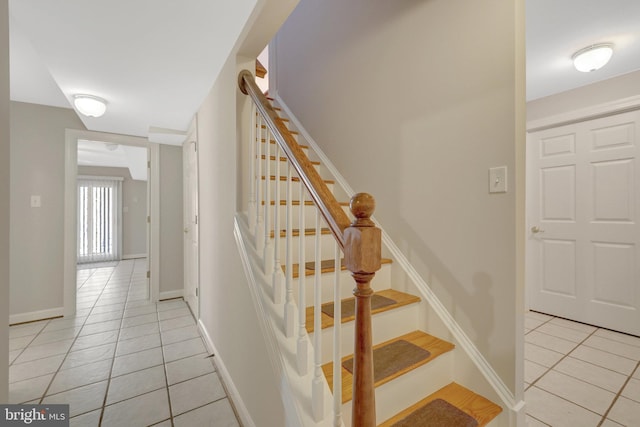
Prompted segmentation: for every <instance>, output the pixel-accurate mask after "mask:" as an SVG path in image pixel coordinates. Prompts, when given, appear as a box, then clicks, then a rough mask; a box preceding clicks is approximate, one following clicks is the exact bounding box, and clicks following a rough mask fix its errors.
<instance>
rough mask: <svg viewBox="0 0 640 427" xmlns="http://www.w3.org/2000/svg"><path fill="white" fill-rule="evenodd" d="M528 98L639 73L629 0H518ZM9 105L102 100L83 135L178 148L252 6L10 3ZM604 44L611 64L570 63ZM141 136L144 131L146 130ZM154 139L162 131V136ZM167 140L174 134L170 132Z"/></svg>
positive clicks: (84, 0)
mask: <svg viewBox="0 0 640 427" xmlns="http://www.w3.org/2000/svg"><path fill="white" fill-rule="evenodd" d="M526 1H527V98H528V99H529V100H531V99H536V98H540V97H543V96H547V95H550V94H553V93H557V92H562V91H565V90H568V89H572V88H575V87H578V86H582V85H586V84H589V83H593V82H595V81H598V80H603V79H607V78H610V77H614V76H616V75H620V74H625V73H628V72H631V71H634V70H639V69H640V1H639V0H607V1H604V0H526ZM9 4H10V34H11V58H10V61H11V99H12V100H15V101H23V102H31V103H36V104H44V105H52V106H59V107H67V108H70V107H71V103H70V101H69V100H70V99H71V98H72V96H73V94H75V93H79V92H82V93H89V94H93V95H97V96H100V97H103V98H105V99H106V100H107V101H108V110H107V113H106V114H105V116H103V117H101V118H88V117H84V116H81V119H82V120H83V122H84V124H85V126H86V127H87V128H88V129H89V130H95V131H104V132H112V133H120V134H127V135H135V136H143V137H151V138H156V137H160V136H161V135H160V134H158V133H155V132H157V130H158V129H168V130H171V131H167V132H166V133H165V136H167V137H169V136H171V138H166V140H164V141H158V142H165V143H180V142H181V141H180V137H181V133H183V132H184V131H186V130H187V127H188V125H189V123H190V121H191V119H192V118H193V116H194V114H195V112H196V111H197V109H198V107H199V106H200V104H201V102H202V101H203V99H204V97H205V96H206V94H207V93H208V91H209V89H210V87H211V85H212V84H213V82H214V80H215V77H216V76H217V74H218V72H219V70H220V69H221V67H222V65H223V61H224V60H225V59H226V58H227V56H228V54H229V52H230V51H231V49H232V46H233V44H234V43H235V41H236V39H237V37H238V35H239V33H240V31H241V29H242V27H243V25H244V23H245V22H246V20H247V17H248V16H249V14H250V13H251V11H252V9H253V7H254V6H255V4H256V0H233V1H220V0H218V1H213V0H182V1H179V2H178V1H158V0H112V1H99V0H65V1H53V0H10V2H9ZM599 42H612V43H614V44H615V52H614V56H613V59H612V60H611V62H610V64H609V65H607V66H606V67H605V68H603V69H601V70H598V71H595V72H592V73H588V74H585V73H579V72H578V71H575V70H574V69H573V67H572V65H571V55H572V54H573V53H574V52H575V51H577V50H579V49H581V48H583V47H585V46H587V45H589V44H593V43H599ZM150 129H151V132H150ZM161 133H162V132H161ZM176 135H178V136H176Z"/></svg>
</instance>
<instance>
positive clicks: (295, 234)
mask: <svg viewBox="0 0 640 427" xmlns="http://www.w3.org/2000/svg"><path fill="white" fill-rule="evenodd" d="M291 231H292V233H291V236H293V237H298V236H300V229H299V228H294V229H293V230H291ZM320 234H331V230H330V229H328V228H322V229H321V230H320ZM304 235H305V236H315V235H316V229H315V228H305V229H304ZM269 237H271V238H272V239H273V230H271V234H269ZM280 237H287V230H280Z"/></svg>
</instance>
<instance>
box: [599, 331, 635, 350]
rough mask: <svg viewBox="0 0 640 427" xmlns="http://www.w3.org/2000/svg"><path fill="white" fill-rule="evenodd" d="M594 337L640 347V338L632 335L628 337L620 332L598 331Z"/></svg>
mask: <svg viewBox="0 0 640 427" xmlns="http://www.w3.org/2000/svg"><path fill="white" fill-rule="evenodd" d="M594 335H595V336H597V337H602V338H606V339H609V340H613V341H618V342H621V343H624V344H629V345H633V346H636V347H640V337H634V336H632V335H627V334H623V333H620V332H614V331H610V330H608V329H598V330H597V331H596V333H595V334H594Z"/></svg>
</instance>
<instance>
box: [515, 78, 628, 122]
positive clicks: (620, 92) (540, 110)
mask: <svg viewBox="0 0 640 427" xmlns="http://www.w3.org/2000/svg"><path fill="white" fill-rule="evenodd" d="M639 95H640V71H635V72H633V73H629V74H624V75H622V76H618V77H614V78H612V79H608V80H604V81H601V82H598V83H593V84H590V85H587V86H583V87H579V88H576V89H573V90H569V91H566V92H562V93H559V94H556V95H551V96H547V97H544V98H540V99H536V100H534V101H529V102H527V121H528V122H529V121H532V120H539V119H543V118H546V117H549V116H555V115H557V114H562V113H566V112H569V111H575V110H580V109H583V108H587V107H592V106H595V105H599V104H606V103H609V102H614V101H618V100H621V99H625V98H629V97H632V96H639Z"/></svg>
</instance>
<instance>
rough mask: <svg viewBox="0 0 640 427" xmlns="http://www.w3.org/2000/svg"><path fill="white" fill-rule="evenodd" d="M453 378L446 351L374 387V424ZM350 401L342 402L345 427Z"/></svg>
mask: <svg viewBox="0 0 640 427" xmlns="http://www.w3.org/2000/svg"><path fill="white" fill-rule="evenodd" d="M451 378H453V353H452V352H451V351H450V352H447V353H445V354H442V355H440V356H438V357H437V358H435V359H434V360H432V361H431V362H429V363H427V364H425V365H422V366H420V367H419V368H417V369H414V370H412V371H411V372H408V373H406V374H404V375H401V376H399V377H398V378H395V379H394V380H392V381H389V382H388V383H386V384H383V385H381V386H379V387H376V423H377V424H381V423H382V422H384V421H386V420H388V419H389V418H391V417H392V416H394V415H395V414H397V413H398V412H400V411H402V410H404V409H406V408H407V407H409V406H411V405H413V404H414V403H416V402H419V401H420V400H422V399H424V398H425V397H427V396H428V395H430V394H431V393H434V392H435V391H437V390H439V389H441V388H442V387H444V386H445V385H447V384H449V383H450V382H451ZM351 402H352V401H349V402H347V403H345V404H344V405H342V414H343V421H344V425H345V427H350V426H351Z"/></svg>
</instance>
